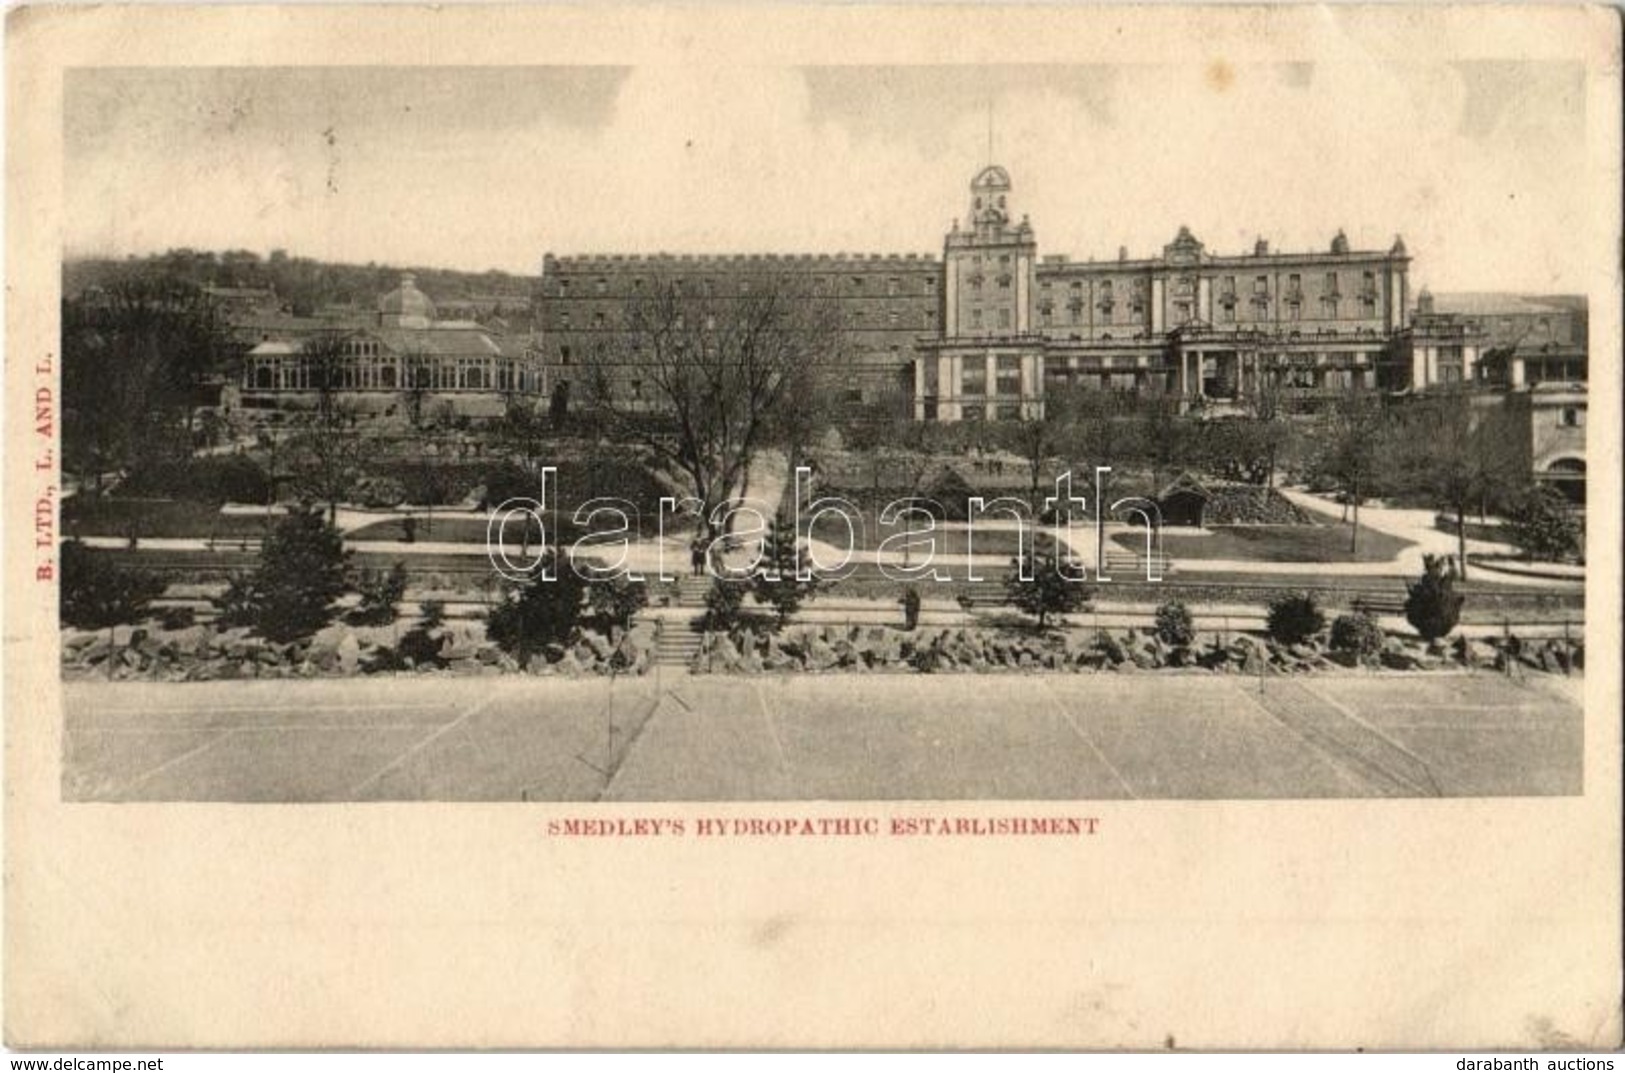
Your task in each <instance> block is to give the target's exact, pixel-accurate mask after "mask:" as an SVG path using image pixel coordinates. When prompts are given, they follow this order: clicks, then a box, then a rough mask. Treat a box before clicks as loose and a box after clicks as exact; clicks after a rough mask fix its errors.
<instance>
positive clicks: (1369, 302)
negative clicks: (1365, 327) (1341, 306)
mask: <svg viewBox="0 0 1625 1073" xmlns="http://www.w3.org/2000/svg"><path fill="white" fill-rule="evenodd" d="M1360 314H1361V316H1366V317H1374V316H1376V315H1377V296H1376V295H1374V294H1367V295H1362V296H1361V297H1360Z"/></svg>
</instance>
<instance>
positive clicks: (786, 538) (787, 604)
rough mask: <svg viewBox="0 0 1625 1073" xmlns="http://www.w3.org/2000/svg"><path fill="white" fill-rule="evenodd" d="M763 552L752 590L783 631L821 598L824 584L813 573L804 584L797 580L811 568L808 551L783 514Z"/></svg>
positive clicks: (775, 519) (771, 530)
mask: <svg viewBox="0 0 1625 1073" xmlns="http://www.w3.org/2000/svg"><path fill="white" fill-rule="evenodd" d="M762 551H763V554H762V563H761V565H760V566H759V567H758V568H757V571H756V576H755V577H753V578H751V588H752V590H753V591H754V592H755V593H756V599H757V600H759V601H761V602H762V603H764V604H768V605H770V606H771V607H772V608H773V609H774V610H775V611H777V612H778V618H777V620H776V625H777V626H779V627H783V625H784V624H785V622H786V621H788V620H789V618H790V616H791V615H793V614H795V613H796V612H797V611H798V610H800V609H801V605H802V604H803V603H805V602H806V601H808V600H811V599H812V598H813V597H814V596H816V595H817V594H818V590H819V589H821V588H823V587H824V583H823V582H822V581H821V580H819V578H818V577H817V575H815V574H812V573H811V572H810V571H809V572H808V576H807V578H806V579H805V580H803V579H802V578H801V577H799V576H798V575H799V573H800V572H801V571H802V570H803V569H805V568H807V567H809V566H810V565H811V564H810V562H809V561H808V558H807V549H806V548H804V547H802V545H801V541H800V540H799V539H798V534H797V533H796V531H795V528H794V526H793V524H792V523H791V521H790V519H789V517H788V516H786V515H785V513H784V512H783V511H780V512H779V513H778V515H777V516H776V517H775V518H774V519H773V524H772V525H770V526H768V528H767V537H766V546H765V547H764V548H763V549H762Z"/></svg>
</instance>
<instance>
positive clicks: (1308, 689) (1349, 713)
mask: <svg viewBox="0 0 1625 1073" xmlns="http://www.w3.org/2000/svg"><path fill="white" fill-rule="evenodd" d="M1298 684H1299V685H1301V686H1303V689H1304V692H1305V693H1308V694H1309V695H1310V696H1312V697H1315V698H1317V699H1319V700H1321V701H1323V702H1325V703H1326V704H1327V705H1329V706H1330V707H1331V708H1333V709H1334V710H1336V711H1339V712H1342V713H1343V715H1345V716H1346V717H1348V718H1349V719H1350V720H1352V721H1353V722H1354V723H1355V724H1356V725H1358V726H1360V727H1362V728H1364V729H1365V730H1368V731H1370V732H1371V733H1372V734H1375V735H1376V736H1377V737H1379V738H1381V739H1382V740H1383V741H1385V742H1387V743H1388V744H1389V745H1392V746H1393V747H1394V748H1396V749H1398V750H1399V751H1400V752H1402V753H1404V754H1405V755H1406V756H1408V757H1410V758H1411V759H1412V760H1414V761H1416V762H1417V763H1418V764H1421V765H1422V771H1423V772H1424V773H1426V775H1427V777H1428V781H1429V782H1431V783H1433V786H1434V789H1435V790H1437V789H1438V788H1439V786H1438V780H1437V779H1436V778H1434V775H1433V766H1432V765H1431V764H1429V763H1428V762H1427V761H1426V760H1424V759H1422V758H1421V757H1420V756H1417V755H1416V754H1415V753H1414V752H1412V751H1411V750H1409V749H1407V748H1406V747H1405V746H1403V745H1401V744H1400V743H1399V742H1397V741H1395V740H1394V739H1393V738H1390V737H1389V736H1388V735H1387V734H1384V733H1383V732H1382V730H1381V729H1379V728H1378V727H1375V726H1372V725H1371V724H1370V723H1368V722H1366V721H1365V720H1364V719H1362V718H1361V717H1360V716H1359V715H1358V714H1357V713H1356V712H1355V711H1354V709H1352V708H1350V707H1348V706H1347V705H1344V704H1339V703H1338V702H1337V701H1336V700H1334V699H1332V698H1331V697H1329V696H1327V695H1326V694H1325V693H1322V692H1321V691H1320V690H1318V689H1316V688H1315V687H1314V686H1312V685H1310V684H1309V683H1308V682H1300V683H1298ZM1441 796H1443V795H1442V794H1441Z"/></svg>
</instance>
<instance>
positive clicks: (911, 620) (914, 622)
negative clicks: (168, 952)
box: [897, 585, 920, 631]
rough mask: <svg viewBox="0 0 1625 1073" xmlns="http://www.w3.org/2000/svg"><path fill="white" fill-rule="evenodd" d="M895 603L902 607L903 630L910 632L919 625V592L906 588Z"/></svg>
mask: <svg viewBox="0 0 1625 1073" xmlns="http://www.w3.org/2000/svg"><path fill="white" fill-rule="evenodd" d="M897 602H898V603H900V604H902V605H903V629H905V630H909V631H912V630H913V629H914V627H916V626H918V625H919V624H920V590H918V589H916V588H915V587H914V586H913V585H910V586H908V587H907V588H905V589H904V590H903V595H902V596H900V597H899V598H898V600H897Z"/></svg>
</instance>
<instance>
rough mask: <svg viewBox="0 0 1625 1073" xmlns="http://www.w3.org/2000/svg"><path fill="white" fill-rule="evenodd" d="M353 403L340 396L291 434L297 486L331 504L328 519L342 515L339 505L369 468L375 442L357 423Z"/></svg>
mask: <svg viewBox="0 0 1625 1073" xmlns="http://www.w3.org/2000/svg"><path fill="white" fill-rule="evenodd" d="M353 422H354V414H353V410H352V407H351V405H350V404H349V403H348V402H347V401H346V400H344V399H337V400H334V401H332V402H331V403H329V404H328V405H327V407H326V408H325V409H321V410H318V411H317V412H316V413H315V414H312V415H310V416H308V417H307V418H306V419H305V420H304V421H303V422H302V423H301V424H300V425H299V426H298V427H297V429H296V430H295V431H294V433H293V435H292V436H290V437H289V440H288V444H287V448H288V451H287V454H288V465H289V468H290V469H291V470H292V472H293V484H294V488H295V489H297V490H298V492H299V493H300V494H301V495H302V496H304V497H305V498H307V499H310V500H314V501H315V502H318V503H325V504H326V505H327V522H328V524H329V525H333V524H335V523H336V522H337V519H338V505H339V503H340V502H341V501H343V500H344V499H345V498H346V497H347V496H348V495H349V494H350V493H351V491H352V490H353V489H354V488H355V485H356V482H357V481H359V480H360V479H361V475H362V474H363V473H364V472H366V466H367V462H368V460H369V458H370V457H371V455H372V452H373V447H372V444H370V443H368V442H367V440H366V438H365V437H363V436H362V435H361V433H360V432H358V431H357V430H356V429H355V428H354V427H353Z"/></svg>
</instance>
